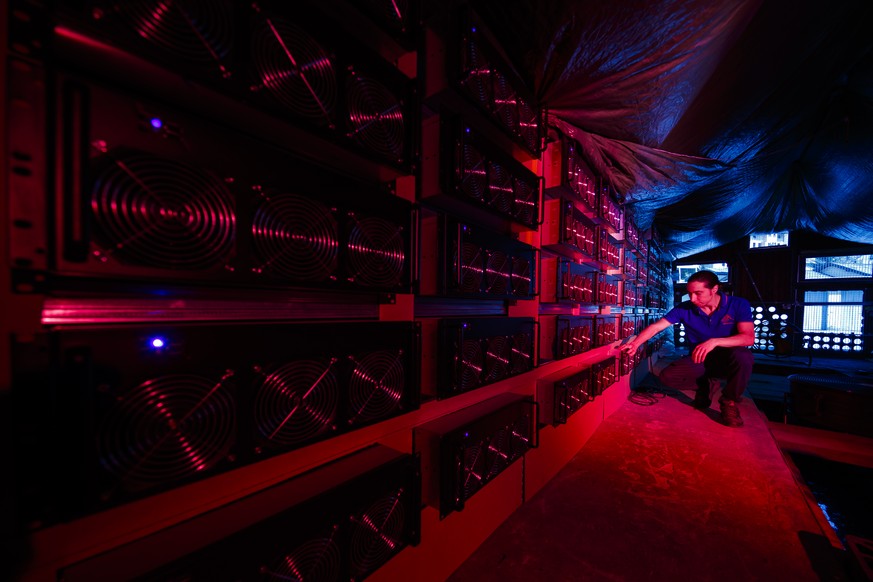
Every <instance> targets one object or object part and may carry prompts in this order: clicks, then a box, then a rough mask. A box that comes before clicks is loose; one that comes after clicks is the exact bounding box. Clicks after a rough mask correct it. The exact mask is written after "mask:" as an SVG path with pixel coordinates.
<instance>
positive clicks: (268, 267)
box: [252, 194, 339, 281]
mask: <svg viewBox="0 0 873 582" xmlns="http://www.w3.org/2000/svg"><path fill="white" fill-rule="evenodd" d="M252 239H253V242H254V247H255V252H256V253H257V255H258V258H259V260H260V264H259V265H258V266H257V267H256V269H255V271H256V272H258V273H261V272H265V273H269V274H271V275H273V276H276V277H281V278H289V279H294V280H297V281H324V280H327V279H328V278H329V277H331V276H334V275H335V274H336V269H337V261H338V255H339V241H338V239H339V227H338V225H337V221H336V218H335V217H334V215H333V212H332V211H331V209H329V208H328V207H326V206H325V205H323V204H322V203H321V202H317V201H315V200H312V199H309V198H305V197H303V196H298V195H295V194H278V195H275V196H269V197H265V198H264V199H263V200H262V202H261V204H259V206H258V208H257V210H256V211H255V215H254V219H253V221H252Z"/></svg>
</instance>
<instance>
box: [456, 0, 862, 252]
mask: <svg viewBox="0 0 873 582" xmlns="http://www.w3.org/2000/svg"><path fill="white" fill-rule="evenodd" d="M473 6H474V8H475V10H476V11H477V12H478V13H479V14H480V16H481V17H482V18H483V19H484V20H485V22H486V23H487V24H488V26H489V28H490V29H491V31H492V33H493V34H494V36H495V37H496V38H497V40H498V41H499V43H500V44H501V46H502V47H503V49H504V51H505V52H506V53H507V55H508V56H509V58H510V60H512V62H513V63H514V64H515V65H516V67H517V68H518V72H519V74H520V75H521V76H522V78H524V79H525V80H526V81H527V82H528V83H529V85H530V86H531V87H533V88H534V90H535V92H536V95H537V97H538V99H539V100H540V102H541V104H543V105H544V106H545V107H546V108H547V109H548V111H549V114H550V118H549V123H550V124H551V125H552V126H554V127H557V128H558V129H560V130H561V131H563V132H565V133H566V134H569V135H570V136H571V137H573V138H574V139H576V140H577V141H578V142H579V144H580V146H581V150H582V152H583V155H584V157H585V158H586V160H587V162H588V163H589V165H590V166H591V167H592V169H594V170H595V171H596V172H597V173H598V174H600V175H602V176H605V177H606V179H607V180H609V181H610V182H611V183H612V184H613V186H615V187H616V189H617V190H618V191H619V192H620V193H621V194H622V195H623V196H624V200H625V201H626V203H627V206H628V208H630V209H631V211H632V212H633V214H634V216H635V220H636V222H637V224H638V226H640V227H641V228H642V229H647V228H649V227H650V226H652V225H653V224H654V225H656V226H657V228H658V229H659V231H660V232H661V234H662V235H663V239H664V241H665V244H666V247H667V249H666V250H667V251H668V253H669V254H671V255H673V256H674V257H677V258H678V257H685V256H688V255H690V254H694V253H697V252H700V251H703V250H707V249H709V248H713V247H716V246H719V245H721V244H724V243H727V242H731V241H734V240H737V239H739V238H741V237H743V236H746V235H748V234H750V233H756V232H776V231H782V230H801V229H806V230H811V231H815V232H818V233H821V234H824V235H827V236H831V237H835V238H839V239H845V240H850V241H855V242H864V243H871V244H873V50H871V46H873V32H871V31H873V2H871V1H870V0H846V1H844V0H835V1H833V2H812V1H810V0H800V1H799V2H798V1H796V0H733V1H721V2H712V1H711V0H653V1H641V0H638V1H631V0H580V1H572V0H564V1H561V2H558V1H550V0H543V1H542V2H538V1H537V0H504V1H502V2H492V1H490V0H481V1H480V2H478V3H477V2H473Z"/></svg>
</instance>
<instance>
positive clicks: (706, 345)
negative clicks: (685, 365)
mask: <svg viewBox="0 0 873 582" xmlns="http://www.w3.org/2000/svg"><path fill="white" fill-rule="evenodd" d="M717 347H718V340H717V339H716V338H713V339H708V340H706V341H705V342H702V343H699V344H697V347H695V348H694V351H693V352H691V360H692V361H693V362H694V363H695V364H702V363H703V360H705V359H706V356H707V355H708V354H709V352H711V351H712V350H713V349H714V348H717Z"/></svg>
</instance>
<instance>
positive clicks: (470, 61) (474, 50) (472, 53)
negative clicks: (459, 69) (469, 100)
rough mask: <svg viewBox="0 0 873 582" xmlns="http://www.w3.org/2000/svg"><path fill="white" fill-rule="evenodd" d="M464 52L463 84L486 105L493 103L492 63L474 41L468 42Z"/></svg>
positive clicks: (475, 97)
mask: <svg viewBox="0 0 873 582" xmlns="http://www.w3.org/2000/svg"><path fill="white" fill-rule="evenodd" d="M464 48H465V51H464V59H465V60H464V64H463V67H464V74H465V78H464V79H463V81H462V83H463V85H464V86H465V87H466V88H467V90H468V91H469V92H470V94H471V95H472V96H473V98H474V99H476V100H478V101H479V102H480V103H482V104H484V105H489V104H490V103H491V93H492V88H491V63H489V62H488V59H487V58H486V57H485V55H484V54H482V49H480V48H479V45H478V44H477V43H476V42H475V41H474V40H468V41H467V43H466V45H465V47H464Z"/></svg>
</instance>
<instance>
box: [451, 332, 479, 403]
mask: <svg viewBox="0 0 873 582" xmlns="http://www.w3.org/2000/svg"><path fill="white" fill-rule="evenodd" d="M484 368H485V356H484V355H483V353H482V345H481V342H480V341H479V340H476V339H465V340H464V341H463V343H462V344H461V346H460V353H458V354H456V355H455V366H454V371H455V375H456V377H455V378H454V382H453V384H454V386H456V387H457V388H458V390H460V391H465V390H470V389H471V388H475V387H476V386H479V384H481V382H482V371H483V369H484Z"/></svg>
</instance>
